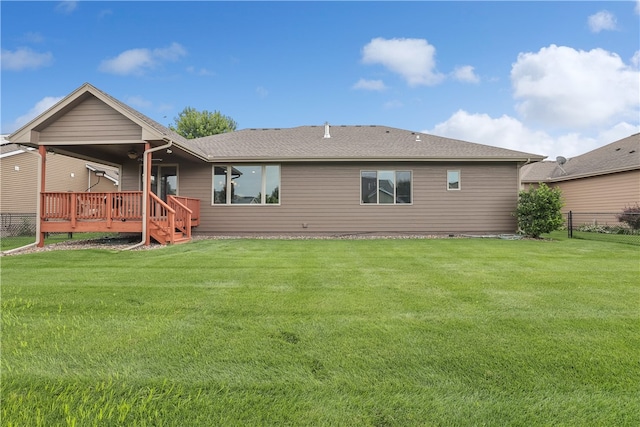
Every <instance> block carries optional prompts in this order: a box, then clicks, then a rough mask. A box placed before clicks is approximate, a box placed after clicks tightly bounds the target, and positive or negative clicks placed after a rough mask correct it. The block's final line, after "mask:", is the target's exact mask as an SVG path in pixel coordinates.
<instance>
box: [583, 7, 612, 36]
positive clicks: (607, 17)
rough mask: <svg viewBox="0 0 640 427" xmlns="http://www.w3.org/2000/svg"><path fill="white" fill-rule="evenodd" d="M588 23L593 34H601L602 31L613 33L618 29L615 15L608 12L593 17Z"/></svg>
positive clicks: (603, 11)
mask: <svg viewBox="0 0 640 427" xmlns="http://www.w3.org/2000/svg"><path fill="white" fill-rule="evenodd" d="M588 23H589V29H590V30H591V32H592V33H599V32H600V31H602V30H609V31H613V30H616V29H617V28H618V24H617V21H616V17H615V15H614V14H613V13H611V12H609V11H607V10H601V11H600V12H598V13H596V14H593V15H591V16H590V17H589V19H588Z"/></svg>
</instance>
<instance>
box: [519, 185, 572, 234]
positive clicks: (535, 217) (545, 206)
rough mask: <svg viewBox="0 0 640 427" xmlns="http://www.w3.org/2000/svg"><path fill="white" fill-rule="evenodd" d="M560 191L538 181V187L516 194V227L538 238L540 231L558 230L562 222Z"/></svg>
mask: <svg viewBox="0 0 640 427" xmlns="http://www.w3.org/2000/svg"><path fill="white" fill-rule="evenodd" d="M562 206H563V202H562V192H561V191H560V189H559V188H549V187H548V186H547V185H546V184H545V183H540V185H539V186H538V188H535V187H531V188H529V191H520V193H519V194H518V208H517V209H516V213H515V215H516V217H517V218H518V228H519V229H520V230H522V232H523V233H524V234H526V235H527V236H530V237H534V238H538V237H540V235H541V234H542V233H549V232H551V231H554V230H559V229H560V227H562V224H563V223H564V220H563V218H562V212H560V210H561V209H562Z"/></svg>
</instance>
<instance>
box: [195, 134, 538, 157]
mask: <svg viewBox="0 0 640 427" xmlns="http://www.w3.org/2000/svg"><path fill="white" fill-rule="evenodd" d="M330 135H331V137H330V138H324V126H300V127H294V128H287V129H244V130H240V131H235V132H229V133H224V134H219V135H212V136H208V137H205V138H198V139H192V140H188V141H187V143H188V144H189V146H191V147H194V148H196V149H198V150H199V151H201V152H202V153H205V154H206V155H207V158H208V159H210V160H211V161H259V160H278V161H287V160H289V161H292V160H413V159H416V160H431V159H433V160H448V159H451V160H461V159H464V160H510V161H526V160H527V159H531V160H533V161H538V160H542V158H543V156H540V155H537V154H531V153H523V152H520V151H513V150H508V149H505V148H498V147H492V146H488V145H482V144H475V143H471V142H465V141H460V140H456V139H450V138H443V137H439V136H434V135H428V134H424V133H418V132H411V131H407V130H402V129H397V128H391V127H387V126H331V127H330Z"/></svg>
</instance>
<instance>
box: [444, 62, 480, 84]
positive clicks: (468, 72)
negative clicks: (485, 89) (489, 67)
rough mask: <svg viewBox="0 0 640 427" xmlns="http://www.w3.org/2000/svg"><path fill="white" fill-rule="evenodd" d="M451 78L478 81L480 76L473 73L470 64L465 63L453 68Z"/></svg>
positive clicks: (468, 81)
mask: <svg viewBox="0 0 640 427" xmlns="http://www.w3.org/2000/svg"><path fill="white" fill-rule="evenodd" d="M451 74H452V75H453V78H454V79H456V80H459V81H461V82H465V83H479V82H480V77H478V75H477V74H476V73H475V71H474V67H472V66H471V65H465V66H462V67H456V68H455V70H453V73H451Z"/></svg>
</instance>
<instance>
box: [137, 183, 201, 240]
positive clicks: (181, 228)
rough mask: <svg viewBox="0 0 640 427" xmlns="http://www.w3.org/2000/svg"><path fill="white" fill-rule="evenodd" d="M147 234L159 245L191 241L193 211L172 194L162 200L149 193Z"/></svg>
mask: <svg viewBox="0 0 640 427" xmlns="http://www.w3.org/2000/svg"><path fill="white" fill-rule="evenodd" d="M149 196H150V198H149V202H150V203H149V209H150V214H151V215H150V217H149V223H148V229H147V231H148V232H149V235H150V236H151V238H153V239H154V240H155V241H157V242H158V243H160V244H161V245H166V244H179V243H187V242H190V241H191V228H192V226H193V223H192V219H191V218H192V214H193V211H192V210H191V209H189V208H188V207H187V206H186V205H185V204H183V203H182V201H181V200H180V199H179V198H177V197H174V196H168V197H167V201H166V202H164V201H163V200H162V199H160V198H159V197H158V196H156V195H155V194H153V193H150V194H149Z"/></svg>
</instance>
